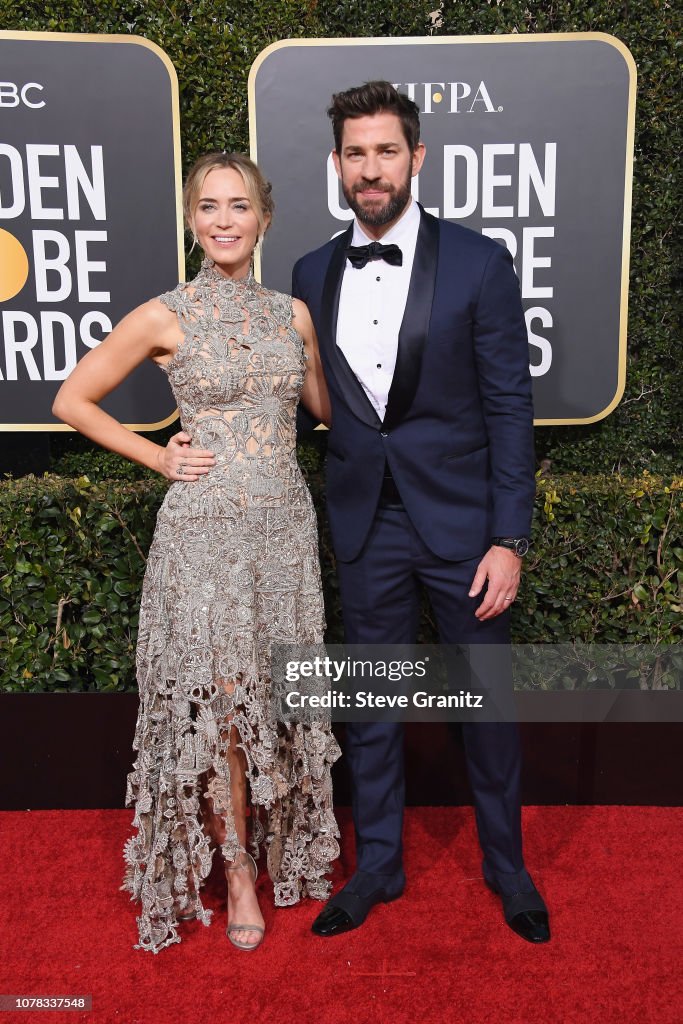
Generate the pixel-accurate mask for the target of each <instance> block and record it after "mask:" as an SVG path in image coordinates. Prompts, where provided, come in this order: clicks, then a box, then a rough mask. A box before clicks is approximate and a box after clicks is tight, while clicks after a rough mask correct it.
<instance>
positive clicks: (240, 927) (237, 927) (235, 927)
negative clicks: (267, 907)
mask: <svg viewBox="0 0 683 1024" xmlns="http://www.w3.org/2000/svg"><path fill="white" fill-rule="evenodd" d="M246 856H247V857H248V858H249V860H250V861H251V867H252V869H253V871H254V882H256V879H257V877H258V868H257V866H256V861H255V860H254V858H253V857H252V855H251V854H250V853H247V854H246ZM225 870H226V871H246V870H247V864H243V863H241V862H239V863H236V864H234V865H232V866H231V867H226V869H225ZM228 884H229V883H228ZM234 932H260V933H261V938H260V939H259V940H258V941H257V942H239V941H238V940H237V939H236V938H235V937H234V935H233V933H234ZM264 933H265V928H264V927H263V926H262V925H260V924H237V923H236V922H235V923H234V924H229V925H228V927H227V928H226V930H225V934H226V935H227V936H228V938H229V939H230V941H231V942H232V944H233V946H237V948H238V949H244V950H250V949H256V947H257V946H260V945H261V943H262V942H263V936H264Z"/></svg>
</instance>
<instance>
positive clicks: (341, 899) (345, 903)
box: [311, 871, 405, 938]
mask: <svg viewBox="0 0 683 1024" xmlns="http://www.w3.org/2000/svg"><path fill="white" fill-rule="evenodd" d="M404 886H405V876H404V874H403V872H402V871H399V872H397V873H396V874H394V875H370V874H368V873H367V872H365V871H357V872H356V873H355V875H353V877H352V878H350V879H349V881H348V882H347V884H346V885H345V886H344V888H343V889H340V890H339V892H338V893H337V895H336V896H333V897H332V899H331V900H330V901H329V903H328V904H327V906H325V907H324V908H323V910H321V911H320V913H319V914H318V916H317V917H316V919H315V921H314V922H313V924H312V925H311V931H312V932H313V933H314V934H315V935H322V936H324V937H325V938H328V937H329V936H331V935H341V934H342V933H343V932H350V931H352V930H353V929H354V928H358V927H360V925H362V924H363V921H364V920H365V918H366V917H367V916H368V914H369V913H370V911H371V910H372V908H373V907H374V906H375V904H376V903H391V901H392V900H397V899H398V898H399V896H401V895H402V893H403V889H404Z"/></svg>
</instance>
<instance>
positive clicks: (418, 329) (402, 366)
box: [384, 210, 439, 427]
mask: <svg viewBox="0 0 683 1024" xmlns="http://www.w3.org/2000/svg"><path fill="white" fill-rule="evenodd" d="M438 255H439V222H438V220H437V218H436V217H432V216H431V214H429V213H425V212H424V210H422V220H421V222H420V230H419V232H418V236H417V245H416V247H415V258H414V260H413V270H412V273H411V275H410V287H409V288H408V300H407V302H406V311H405V313H404V315H403V323H402V324H401V330H400V331H399V335H398V351H397V353H396V368H395V369H394V376H393V379H392V381H391V387H390V389H389V398H388V399H387V408H386V412H385V414H384V426H385V427H395V426H396V424H397V423H399V422H400V420H401V418H402V417H403V416H405V414H406V413H407V412H408V409H409V408H410V406H411V403H412V401H413V398H414V397H415V391H416V390H417V384H418V380H419V378H420V365H421V363H422V351H423V348H424V344H425V341H426V340H427V334H428V333H429V320H430V318H431V315H432V302H433V301H434V286H435V284H436V266H437V261H438Z"/></svg>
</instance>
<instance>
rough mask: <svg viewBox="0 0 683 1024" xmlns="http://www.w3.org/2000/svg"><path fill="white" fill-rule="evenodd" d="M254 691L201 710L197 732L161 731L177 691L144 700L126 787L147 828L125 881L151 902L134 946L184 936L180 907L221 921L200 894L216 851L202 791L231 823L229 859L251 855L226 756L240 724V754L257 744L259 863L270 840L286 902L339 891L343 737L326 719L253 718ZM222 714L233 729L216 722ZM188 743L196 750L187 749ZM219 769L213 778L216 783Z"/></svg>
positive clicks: (272, 866)
mask: <svg viewBox="0 0 683 1024" xmlns="http://www.w3.org/2000/svg"><path fill="white" fill-rule="evenodd" d="M263 683H266V685H267V681H261V685H260V686H259V688H261V687H262V685H263ZM243 697H246V690H245V689H243V688H242V687H238V688H237V689H236V690H235V693H234V698H233V699H228V700H227V701H226V697H225V694H224V693H221V692H219V691H217V692H216V693H215V695H214V699H213V702H212V703H213V705H214V706H213V708H208V707H206V706H202V707H200V708H199V709H198V710H197V723H198V724H197V728H195V727H194V726H193V724H192V722H191V720H190V719H189V718H184V720H183V721H182V722H180V721H176V722H175V723H174V727H172V728H168V729H159V725H160V723H162V722H165V723H166V725H167V726H168V725H170V723H169V722H168V716H169V707H168V698H165V697H163V696H161V695H160V694H159V693H156V694H155V695H154V697H153V699H152V702H151V706H146V707H145V706H143V705H142V704H141V708H140V714H139V716H138V728H137V730H136V737H135V743H134V749H136V750H138V751H139V754H138V758H137V760H136V761H135V764H134V765H133V771H132V772H131V773H130V774H129V775H128V784H127V790H126V806H131V805H135V816H134V819H133V827H134V828H135V829H137V835H135V836H132V837H131V838H129V839H128V840H127V842H126V844H125V846H124V858H125V861H126V864H127V870H126V874H125V878H124V882H123V885H122V886H121V889H122V890H123V891H127V892H130V893H131V898H132V899H133V900H139V901H140V903H141V914H140V916H139V917H138V918H137V925H138V933H139V942H138V943H137V944H136V945H135V946H134V948H135V949H143V950H148V951H151V952H153V953H158V952H160V951H161V950H162V949H164V948H165V947H166V946H170V945H172V944H173V943H176V942H180V941H181V940H180V936H179V935H178V931H177V927H178V914H179V913H180V914H181V915H183V914H184V915H186V914H187V913H188V912H194V914H195V915H196V919H197V920H198V921H201V922H202V923H203V924H204V925H207V926H208V925H209V924H210V922H211V917H212V911H211V910H208V909H206V908H205V907H204V906H203V904H202V900H201V889H202V887H203V885H204V882H205V881H206V879H207V877H208V875H209V873H210V870H211V865H212V861H213V856H214V853H215V850H212V849H211V842H210V839H209V837H208V835H207V834H206V833H205V831H204V827H203V824H202V821H201V798H202V797H206V796H209V795H210V796H211V797H212V799H213V809H214V812H215V813H217V814H219V815H220V816H221V817H222V818H223V820H224V823H225V828H226V838H225V842H224V843H223V844H222V845H221V847H220V850H221V853H222V855H223V857H224V858H225V859H226V860H229V861H231V860H234V859H235V858H236V857H237V856H238V854H239V853H240V852H241V851H243V850H244V847H243V846H242V845H241V844H240V842H239V840H238V838H237V835H236V832H235V830H234V825H233V822H232V810H231V802H230V771H229V767H228V761H227V758H226V746H227V735H228V734H229V731H230V728H231V727H233V726H234V727H235V728H236V729H237V731H238V733H239V738H240V747H241V749H242V750H246V749H247V747H248V750H249V753H248V756H247V771H246V775H247V778H248V780H249V786H250V791H251V800H252V810H251V836H250V837H249V838H250V842H249V846H250V848H251V851H252V853H253V854H254V856H255V857H256V858H258V856H259V852H260V849H261V847H262V846H263V845H265V846H266V847H267V850H268V854H267V865H268V872H269V874H270V877H271V879H272V881H273V886H274V891H275V905H276V906H280V907H285V906H292V905H293V904H295V903H298V902H299V900H300V899H301V898H302V897H305V896H309V897H311V898H312V899H316V900H324V899H326V898H327V897H328V896H329V894H330V889H331V883H330V882H329V881H328V880H327V879H326V878H325V877H324V876H325V875H326V874H328V873H329V872H330V870H331V862H332V861H333V860H335V859H336V858H337V857H338V856H339V844H338V842H337V840H338V838H339V830H338V827H337V823H336V820H335V817H334V813H333V808H332V788H331V782H330V767H331V765H332V764H333V763H334V762H335V761H336V760H337V758H338V757H339V756H340V750H339V747H338V745H337V742H336V740H335V739H334V736H333V735H332V733H331V732H330V731H329V726H328V725H327V724H325V723H322V724H321V725H320V726H316V725H309V726H304V725H303V724H299V725H296V726H292V725H291V724H290V725H289V726H288V727H287V729H286V732H285V731H282V732H281V734H279V735H278V733H277V730H276V729H274V728H272V727H268V725H267V724H265V723H264V720H263V717H262V714H261V713H259V712H258V711H254V712H253V713H250V711H249V704H250V701H249V699H248V697H247V698H246V700H244V702H242V699H243ZM173 703H174V701H173V700H172V699H171V704H173ZM257 703H258V702H257ZM252 707H255V704H254V702H252ZM171 715H172V712H171ZM221 720H223V721H225V723H226V727H225V729H222V728H221V727H220V726H219V725H217V723H218V722H220V721H221ZM150 723H156V726H155V725H154V724H152V726H151V727H150ZM178 727H181V728H182V729H183V730H184V735H183V736H182V737H178V736H177V734H176V731H177V728H178ZM171 734H176V743H174V744H172V745H170V746H169V744H168V742H166V741H165V739H164V738H165V737H166V738H168V737H169V736H170V735H171ZM179 739H180V740H181V742H180V744H179V747H180V749H182V750H183V751H184V755H185V756H184V755H183V753H181V754H180V756H178V740H179ZM274 745H276V746H277V747H279V756H278V755H276V754H275V753H274V750H273V747H274ZM208 774H212V778H211V780H210V781H209V782H208V783H207V781H206V779H207V775H208ZM262 818H265V823H264V821H263V820H262ZM216 848H217V849H218V847H216Z"/></svg>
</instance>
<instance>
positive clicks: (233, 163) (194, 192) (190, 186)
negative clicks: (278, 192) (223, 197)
mask: <svg viewBox="0 0 683 1024" xmlns="http://www.w3.org/2000/svg"><path fill="white" fill-rule="evenodd" d="M215 168H229V169H231V170H233V171H238V172H239V174H241V176H242V180H243V181H244V186H245V188H246V191H247V197H248V199H249V202H250V203H251V205H252V207H253V210H254V213H255V214H256V219H257V221H258V233H259V241H261V240H262V239H263V236H264V235H265V233H266V231H267V230H268V227H269V225H270V222H271V220H272V217H273V210H274V208H275V204H274V203H273V197H272V195H271V190H272V185H271V184H270V182H269V181H266V179H265V178H264V177H263V175H262V174H261V172H260V170H259V169H258V167H257V166H256V164H255V163H254V161H253V160H250V158H249V157H248V156H246V155H245V154H244V153H220V152H215V153H205V154H204V156H200V157H199V159H198V160H196V161H195V163H194V164H193V165H192V167H191V168H190V170H189V173H188V175H187V178H186V179H185V187H184V188H183V214H184V216H185V223H186V224H187V226H188V228H189V229H190V231H191V232H192V236H193V238H194V240H195V241H196V240H197V233H196V231H195V226H194V211H195V210H196V208H197V203H198V202H199V197H200V195H201V192H202V188H203V187H204V181H205V179H206V176H207V174H208V173H209V171H213V170H214V169H215Z"/></svg>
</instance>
